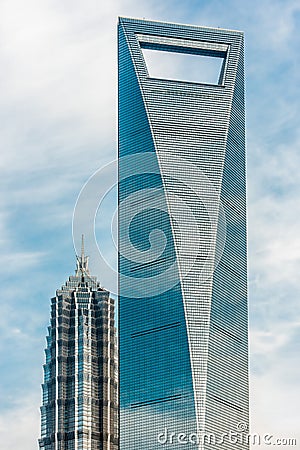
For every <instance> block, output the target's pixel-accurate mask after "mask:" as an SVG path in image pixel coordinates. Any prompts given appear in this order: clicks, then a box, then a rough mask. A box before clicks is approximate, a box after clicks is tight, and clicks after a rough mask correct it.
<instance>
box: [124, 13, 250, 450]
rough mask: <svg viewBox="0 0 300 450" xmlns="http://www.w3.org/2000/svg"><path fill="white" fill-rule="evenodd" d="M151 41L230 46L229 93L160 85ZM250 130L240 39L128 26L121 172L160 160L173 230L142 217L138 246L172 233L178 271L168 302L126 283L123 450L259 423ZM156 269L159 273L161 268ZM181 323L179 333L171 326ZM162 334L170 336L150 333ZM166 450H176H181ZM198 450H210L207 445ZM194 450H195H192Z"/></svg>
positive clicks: (127, 186) (164, 220)
mask: <svg viewBox="0 0 300 450" xmlns="http://www.w3.org/2000/svg"><path fill="white" fill-rule="evenodd" d="M140 36H142V38H140ZM145 36H149V39H148V40H149V42H150V44H151V42H152V43H153V42H154V41H155V42H154V43H155V45H157V43H159V45H162V46H164V45H170V39H172V40H173V43H172V45H174V46H175V47H176V45H177V46H179V47H180V46H185V47H188V46H189V45H190V42H198V43H199V47H203V43H204V42H206V43H207V48H209V47H210V46H211V45H215V46H216V47H218V46H222V45H223V46H224V47H223V50H222V51H224V52H225V49H226V52H227V53H226V54H227V57H226V67H225V66H224V65H223V67H224V70H223V73H222V86H220V85H213V84H211V85H210V84H207V85H205V84H200V83H186V82H179V81H169V80H166V79H155V78H151V77H150V78H149V74H148V71H147V67H146V65H145V61H144V58H143V54H142V49H141V42H142V41H145V40H146V39H145ZM164 40H165V42H164ZM167 41H168V42H167ZM179 41H180V45H179ZM183 41H185V42H187V44H186V45H184V44H183ZM166 42H167V44H166ZM143 45H144V44H143ZM143 45H142V46H143ZM144 47H145V45H144ZM146 47H147V46H146ZM148 47H149V46H148ZM215 49H216V48H215ZM185 50H186V49H184V51H185ZM219 51H221V50H220V47H219ZM225 69H226V70H225ZM244 128H245V123H244V73H243V34H242V33H241V32H235V31H228V30H221V29H209V28H201V27H195V26H184V25H183V26H182V25H176V24H167V23H159V22H149V21H140V20H135V19H123V18H122V19H120V23H119V155H120V164H122V156H124V155H129V154H134V153H137V152H139V153H142V152H154V153H155V155H156V157H157V164H158V167H159V171H160V175H161V176H160V177H157V179H156V180H155V183H156V185H155V186H158V187H160V188H162V189H163V190H164V195H165V201H166V204H167V211H168V215H169V220H168V217H166V216H165V215H163V214H161V212H159V213H157V216H155V217H156V219H157V220H156V223H155V218H154V219H151V214H153V212H150V211H149V214H148V216H147V212H146V211H144V212H143V215H140V217H139V216H137V217H136V218H135V224H134V226H133V227H132V229H131V231H132V235H131V238H132V241H133V242H135V245H140V246H141V247H142V246H143V242H146V241H147V239H148V236H149V229H147V233H148V234H147V233H145V235H143V230H144V226H143V224H144V223H147V217H148V218H149V224H150V225H151V223H152V224H153V225H154V227H155V228H158V229H161V230H163V232H164V235H165V237H166V239H167V242H168V245H169V247H168V249H169V252H170V253H169V254H170V255H174V256H175V261H176V262H177V268H178V283H177V285H176V286H175V287H174V288H172V289H171V290H169V291H167V292H162V293H161V294H160V295H157V296H153V297H151V296H149V293H147V295H146V296H145V297H144V298H139V299H136V298H134V299H131V298H128V297H123V296H122V283H120V405H121V411H120V427H121V428H120V433H121V434H120V436H121V440H120V448H121V450H127V449H129V448H130V450H138V449H140V448H144V449H146V450H148V449H154V450H156V449H157V450H158V449H159V448H161V444H160V443H159V442H158V440H157V437H158V435H159V433H161V432H163V429H162V428H168V430H169V431H170V432H173V433H175V435H176V434H178V433H180V432H181V433H186V434H189V433H200V434H201V432H209V431H211V432H214V433H216V434H217V435H220V434H222V433H226V432H229V431H230V430H235V429H236V425H237V422H238V421H240V420H242V421H245V422H246V423H247V422H248V354H247V348H248V336H247V332H248V319H247V254H246V219H245V217H246V188H245V133H244ZM173 155H175V156H176V157H178V159H177V163H176V162H174V163H173V162H172V164H170V160H172V161H175V159H174V158H172V156H173ZM182 160H186V161H187V163H186V164H183V163H182ZM191 165H193V166H194V168H195V170H194V171H191V170H190V167H191ZM199 170H200V171H201V172H202V173H203V174H204V175H205V176H206V177H207V178H208V179H209V181H210V183H207V185H205V186H204V187H203V196H204V198H203V202H201V201H199V199H198V198H197V196H196V195H195V192H197V186H198V184H199V176H198V173H199ZM179 173H180V180H178V178H179V177H178V174H179ZM152 181H153V180H152ZM153 182H154V181H153ZM146 183H147V177H146V176H145V179H143V177H142V176H141V177H140V178H139V181H138V182H136V183H134V180H127V182H126V181H124V180H123V181H122V183H121V184H120V188H119V189H120V191H119V200H120V205H119V208H120V209H122V201H123V199H124V198H125V197H126V196H127V195H129V193H130V192H132V191H131V190H137V189H142V188H143V186H145V184H146ZM151 187H154V185H151ZM176 195H177V196H179V197H180V199H181V200H182V201H184V202H185V203H186V204H187V206H188V207H189V210H190V211H192V212H193V216H194V219H195V221H196V223H197V227H198V229H199V232H200V235H201V239H202V241H201V251H199V252H198V250H196V249H197V248H198V245H197V242H196V236H195V233H193V230H192V229H191V221H190V220H189V217H188V216H186V215H185V212H184V211H182V221H183V223H185V225H184V227H185V229H184V230H181V233H180V232H179V231H178V228H177V227H176V224H175V223H174V221H173V219H172V218H173V217H174V216H175V212H176V213H178V204H177V203H176V200H175V199H176ZM206 202H209V203H210V205H211V209H210V216H209V217H208V214H207V211H205V208H203V205H204V204H205V203H206ZM222 205H223V206H222ZM222 208H224V211H225V217H226V223H227V229H226V241H225V247H224V253H223V256H222V258H221V260H220V263H219V265H217V269H216V270H214V269H215V258H216V255H217V253H218V251H219V248H218V247H219V246H220V241H222V239H223V229H222V227H223V225H222V223H221V214H220V211H221V210H222ZM149 209H150V210H151V208H149ZM120 217H122V214H121V215H120ZM139 225H140V226H139ZM145 231H146V230H145ZM182 231H183V233H182ZM186 235H189V239H190V242H191V246H190V247H191V252H190V254H180V252H178V249H179V248H180V246H181V240H182V236H186ZM148 241H149V240H148ZM120 246H122V242H120ZM193 248H195V251H194V253H193ZM211 249H213V252H211ZM158 260H159V258H158ZM189 261H193V264H192V269H191V270H190V271H189V273H188V275H187V276H184V277H183V276H182V274H183V273H184V272H185V267H186V265H187V263H188V262H189ZM163 263H165V264H166V260H165V261H163ZM160 264H161V262H160ZM132 266H133V263H132V261H130V258H128V260H126V261H124V260H123V259H122V257H120V260H119V270H120V272H121V273H122V271H123V270H127V271H128V273H129V270H128V269H129V268H130V267H132ZM153 267H156V268H157V270H158V265H155V264H154V265H153ZM203 267H205V271H206V272H205V274H206V276H204V275H205V274H204V275H203ZM165 268H166V267H165ZM161 269H163V268H162V267H160V270H161ZM147 270H148V271H147ZM138 272H139V277H140V283H141V290H142V287H143V277H149V276H151V270H150V268H149V267H148V269H146V267H145V268H143V269H142V270H141V271H138ZM134 274H136V272H135V271H133V272H132V275H134ZM200 274H201V277H200ZM134 276H137V275H134ZM153 283H155V281H153ZM178 322H179V323H180V326H178V327H170V328H168V327H167V326H168V324H174V323H178ZM160 328H161V329H162V330H163V329H164V328H165V329H164V331H158V332H147V330H153V329H160ZM133 336H134V337H133ZM232 372H234V374H233V373H232ZM237 384H239V386H238V387H236V386H237ZM222 386H223V389H222ZM164 400H165V401H164ZM132 405H133V406H134V407H132ZM164 445H165V448H174V443H170V442H166V443H165V444H164ZM198 447H199V449H200V448H201V449H202V450H203V449H206V448H210V447H209V446H207V445H206V444H205V445H204V446H200V444H199V446H198ZM185 448H187V449H192V448H193V449H195V448H196V447H195V444H192V443H187V445H185ZM214 448H215V449H221V448H222V449H224V448H226V449H228V450H229V449H233V448H234V449H235V450H237V449H238V450H245V449H247V448H248V446H247V444H246V443H236V444H234V445H233V444H230V443H223V444H222V445H221V444H220V445H218V444H216V445H215V446H214Z"/></svg>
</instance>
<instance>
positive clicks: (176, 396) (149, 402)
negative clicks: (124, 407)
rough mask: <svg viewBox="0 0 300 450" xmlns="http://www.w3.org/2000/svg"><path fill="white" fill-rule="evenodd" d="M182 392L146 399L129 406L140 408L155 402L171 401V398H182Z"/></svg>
mask: <svg viewBox="0 0 300 450" xmlns="http://www.w3.org/2000/svg"><path fill="white" fill-rule="evenodd" d="M183 397H184V396H183V395H182V394H176V395H170V396H169V397H162V398H155V399H153V400H147V401H145V402H139V403H132V404H131V405H130V406H131V408H141V407H142V406H148V405H155V404H157V403H165V402H171V401H173V400H179V399H181V398H183Z"/></svg>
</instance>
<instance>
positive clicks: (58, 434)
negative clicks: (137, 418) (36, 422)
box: [39, 252, 119, 450]
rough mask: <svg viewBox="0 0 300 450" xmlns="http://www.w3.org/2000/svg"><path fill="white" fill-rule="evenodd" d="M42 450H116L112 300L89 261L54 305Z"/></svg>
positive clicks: (84, 259) (82, 262)
mask: <svg viewBox="0 0 300 450" xmlns="http://www.w3.org/2000/svg"><path fill="white" fill-rule="evenodd" d="M48 331H49V334H48V336H47V348H46V350H45V353H46V361H45V364H44V383H43V385H42V391H43V402H42V407H41V439H40V440H39V448H40V450H117V449H118V448H119V447H118V361H117V342H116V329H115V324H114V300H113V299H112V298H110V296H109V292H107V291H106V290H104V289H103V288H101V287H100V284H99V282H98V281H97V279H96V277H93V276H91V275H90V273H89V270H88V258H87V257H86V256H84V253H83V252H82V255H81V257H80V258H78V261H77V270H76V273H75V276H71V277H70V278H69V280H68V281H67V283H66V284H65V286H63V287H62V288H61V289H59V290H58V291H57V292H56V296H55V297H54V298H52V301H51V323H50V326H49V328H48Z"/></svg>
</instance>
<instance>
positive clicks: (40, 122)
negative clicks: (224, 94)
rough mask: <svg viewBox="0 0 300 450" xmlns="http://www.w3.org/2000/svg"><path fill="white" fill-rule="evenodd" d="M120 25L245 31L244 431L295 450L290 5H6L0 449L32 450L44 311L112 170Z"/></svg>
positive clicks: (297, 7) (297, 11) (297, 244)
mask: <svg viewBox="0 0 300 450" xmlns="http://www.w3.org/2000/svg"><path fill="white" fill-rule="evenodd" d="M118 15H125V16H131V17H139V18H143V17H145V18H147V19H154V20H166V21H172V22H179V23H191V24H196V25H205V26H216V27H218V26H219V27H224V28H231V29H238V30H244V31H245V37H246V77H247V83H246V94H247V97H246V99H247V147H248V207H249V214H248V217H249V292H250V295H249V300H250V331H251V423H252V429H253V431H256V432H258V433H262V434H264V433H269V434H274V436H277V437H298V440H299V441H298V442H300V436H299V431H298V430H299V423H300V414H299V406H298V404H299V400H300V383H299V380H300V362H299V343H300V301H299V293H300V292H299V291H300V286H299V282H298V280H299V273H300V237H299V231H298V230H299V225H300V219H299V217H300V214H299V213H300V206H299V198H300V185H299V170H300V152H299V148H300V125H299V116H300V114H299V105H300V91H299V81H300V80H299V78H300V77H299V67H300V64H299V46H300V42H299V41H300V35H299V27H300V3H299V1H298V0H260V1H258V0H253V1H251V2H250V1H249V2H247V1H241V0H239V1H238V0H223V1H221V0H220V1H218V0H210V1H208V0H207V1H201V0H199V1H192V0H186V1H184V0H182V1H180V2H179V1H171V0H165V1H161V0H160V1H158V0H147V1H146V0H139V1H137V0H127V1H126V0H115V1H112V2H99V1H98V0H97V1H96V0H85V1H84V2H83V1H80V0H72V1H70V0H65V1H64V2H61V1H58V0H44V1H43V2H41V1H40V0H27V1H26V2H22V1H21V0H2V2H1V5H0V35H1V39H0V42H1V44H0V63H1V73H0V78H1V82H0V93H1V94H0V95H1V102H0V116H1V121H0V133H1V157H0V170H1V182H2V183H1V184H2V196H1V200H0V245H1V254H2V258H3V266H2V281H1V297H0V298H1V300H0V307H1V314H0V353H1V356H0V376H1V379H0V435H1V446H3V448H5V449H6V450H12V449H15V448H22V450H31V449H34V448H37V438H38V436H39V409H38V408H39V405H40V397H41V390H40V383H41V381H42V364H43V361H44V354H43V349H44V346H45V335H46V327H47V325H48V321H49V309H50V308H49V304H50V303H49V301H50V297H51V296H53V295H54V293H55V290H56V289H57V288H59V287H60V286H61V285H62V284H63V283H64V282H65V280H66V278H67V277H68V276H69V275H70V274H72V273H73V271H74V267H75V257H74V250H73V244H72V233H71V225H72V214H73V209H74V205H75V202H76V198H77V195H78V193H79V191H80V189H81V188H82V186H83V184H84V183H85V182H86V180H87V179H88V178H89V177H90V176H91V175H92V174H93V173H94V172H95V170H96V169H98V168H99V167H101V166H103V164H106V163H108V162H110V161H111V160H113V159H114V158H115V156H116V120H117V117H116V108H117V99H116V93H117V89H116V23H117V16H118ZM103 227H104V225H103ZM99 230H100V233H101V226H100V225H99ZM104 232H107V230H104ZM91 267H92V269H93V273H94V274H95V275H98V276H99V278H100V279H101V274H100V273H98V272H97V267H95V266H93V262H92V261H91ZM297 433H298V434H297ZM298 445H299V444H298ZM261 448H264V447H263V446H261ZM265 448H267V446H266V447H265ZM285 448H289V447H287V446H286V447H285ZM291 448H292V447H291Z"/></svg>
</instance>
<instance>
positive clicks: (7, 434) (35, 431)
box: [0, 394, 40, 450]
mask: <svg viewBox="0 0 300 450" xmlns="http://www.w3.org/2000/svg"><path fill="white" fill-rule="evenodd" d="M38 402H39V399H38V398H37V395H36V394H32V395H31V396H27V397H25V398H24V397H23V398H20V399H19V401H18V402H16V404H15V405H14V406H13V408H11V409H10V410H8V411H5V410H4V411H3V410H2V411H0V434H1V442H2V445H3V448H5V449H6V450H14V449H16V448H22V450H33V449H35V448H38V443H37V439H38V437H39V433H40V431H39V410H38V407H37V404H38Z"/></svg>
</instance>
